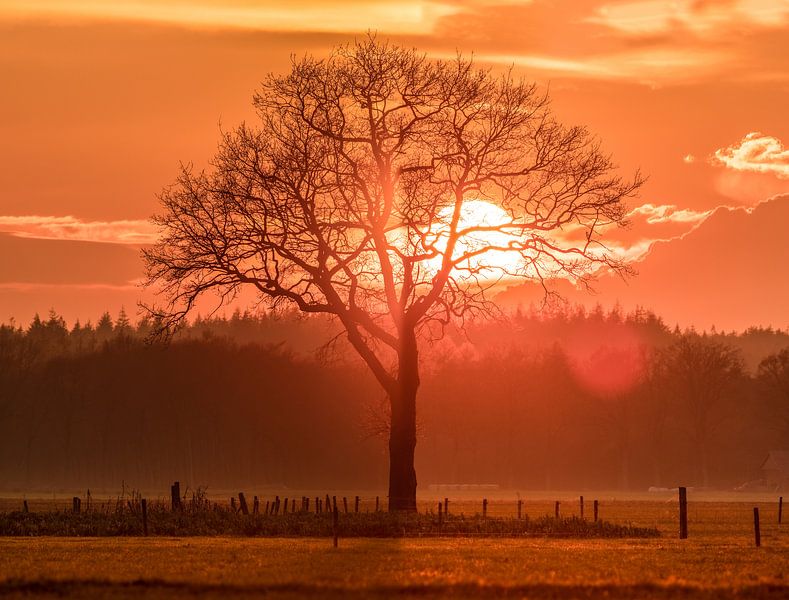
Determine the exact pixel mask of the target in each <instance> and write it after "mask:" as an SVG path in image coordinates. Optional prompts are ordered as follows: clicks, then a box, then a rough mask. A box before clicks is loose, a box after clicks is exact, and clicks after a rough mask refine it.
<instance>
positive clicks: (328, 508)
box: [326, 494, 332, 512]
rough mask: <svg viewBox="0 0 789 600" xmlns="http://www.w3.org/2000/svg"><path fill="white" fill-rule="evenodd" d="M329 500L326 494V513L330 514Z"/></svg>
mask: <svg viewBox="0 0 789 600" xmlns="http://www.w3.org/2000/svg"><path fill="white" fill-rule="evenodd" d="M331 511H332V508H331V499H330V498H329V494H326V512H331Z"/></svg>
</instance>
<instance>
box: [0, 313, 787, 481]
mask: <svg viewBox="0 0 789 600" xmlns="http://www.w3.org/2000/svg"><path fill="white" fill-rule="evenodd" d="M153 329H154V326H153V324H152V323H150V322H149V321H147V320H145V319H143V320H141V321H140V322H138V323H134V324H133V323H132V322H131V321H130V319H129V318H128V317H127V316H126V314H125V313H124V312H123V311H121V313H120V314H119V315H118V316H117V317H116V318H115V319H113V318H112V317H111V316H110V315H109V314H105V315H103V316H102V317H101V318H100V319H98V320H97V322H96V324H95V325H92V324H89V323H88V324H79V323H77V324H74V325H73V326H71V327H68V326H67V324H66V323H65V322H64V321H63V319H62V318H60V317H59V316H58V315H57V314H55V313H51V314H50V315H49V316H48V318H46V319H40V318H36V319H34V321H33V322H32V323H31V324H30V325H29V326H27V327H25V328H21V327H18V326H14V325H6V326H0V473H2V481H0V489H5V490H11V489H15V490H21V491H33V490H55V489H74V488H83V487H92V488H94V489H95V488H105V489H118V488H119V487H120V486H121V484H122V483H125V484H126V485H127V486H132V487H136V488H142V489H167V488H166V486H167V485H169V483H170V482H172V481H173V480H176V479H177V480H180V481H182V482H184V483H187V484H190V485H192V486H193V487H194V486H197V485H207V486H209V488H214V489H218V488H226V487H227V488H231V489H235V488H239V489H241V488H240V487H239V486H242V487H244V488H248V489H251V488H253V487H255V486H267V485H268V486H277V487H282V486H289V487H301V488H321V489H329V488H343V487H344V488H370V489H372V488H376V489H384V488H385V487H386V477H387V460H386V440H385V435H386V434H385V424H386V410H387V409H386V402H385V398H384V397H383V396H382V393H381V392H380V390H379V389H378V388H377V386H376V384H375V382H374V381H373V380H372V378H371V377H370V376H369V374H368V373H367V371H366V370H365V369H364V367H363V366H362V365H361V364H359V362H358V361H357V360H356V359H355V357H354V355H353V353H352V352H350V351H348V349H347V348H345V347H344V346H343V345H342V342H341V340H340V341H338V342H337V343H334V344H332V345H331V346H330V347H326V346H325V343H326V342H327V340H330V339H332V338H333V337H334V336H336V334H337V333H338V330H337V328H336V326H334V325H333V324H331V323H329V322H326V321H323V320H319V319H304V318H300V317H298V316H296V315H288V314H285V315H272V314H264V315H260V316H256V315H252V314H242V313H236V314H234V315H233V316H232V317H230V318H227V319H226V318H212V319H198V320H197V321H195V322H194V323H192V324H190V325H188V326H186V327H184V328H183V329H182V330H181V331H179V332H178V334H177V335H176V337H175V339H174V340H173V341H172V342H170V343H168V344H164V343H162V342H158V341H155V340H153V339H151V337H150V334H151V332H152V331H153ZM423 348H424V349H423V351H422V356H423V375H422V382H423V385H422V389H421V392H420V397H419V414H420V422H419V435H420V440H419V445H418V456H417V463H418V464H417V473H418V475H419V478H420V484H421V485H422V486H426V485H427V484H430V483H498V484H500V485H502V486H503V487H508V488H520V489H542V488H545V489H561V488H574V489H575V488H623V489H644V488H646V487H647V486H650V485H654V486H674V485H676V484H677V483H680V482H682V483H684V484H687V485H697V486H712V487H727V488H728V487H732V486H734V485H736V484H739V483H742V482H744V481H747V480H751V479H757V478H759V477H760V473H759V466H760V464H761V462H762V460H763V459H764V457H765V456H766V453H767V452H768V451H769V450H773V449H786V448H789V335H787V333H786V332H782V331H775V330H771V329H751V330H748V331H746V332H744V333H739V334H737V333H724V332H705V333H697V332H694V331H680V330H679V329H677V328H674V329H670V328H669V327H667V326H666V325H665V324H664V323H663V322H662V321H661V320H660V319H659V318H658V317H657V316H655V315H654V314H652V313H650V312H648V311H636V312H634V313H632V314H627V315H623V314H622V313H621V311H619V310H616V309H615V310H612V311H608V312H606V311H603V310H602V309H596V310H593V311H589V312H588V311H585V310H583V309H571V310H569V309H568V310H559V311H555V312H553V313H551V314H548V315H546V314H542V313H537V312H536V311H529V312H525V313H519V314H517V315H514V316H513V317H512V318H511V319H509V320H508V321H507V322H502V321H499V322H495V321H494V322H487V323H480V324H476V325H475V324H471V325H469V326H468V327H467V328H466V329H465V330H464V331H456V330H453V331H448V332H447V334H446V335H445V336H444V338H443V339H441V340H440V341H437V342H425V343H424V344H423Z"/></svg>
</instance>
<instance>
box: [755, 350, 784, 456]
mask: <svg viewBox="0 0 789 600" xmlns="http://www.w3.org/2000/svg"><path fill="white" fill-rule="evenodd" d="M758 379H759V383H760V384H761V387H762V391H763V393H764V394H765V396H766V398H765V400H766V403H767V406H768V411H769V413H770V422H772V423H773V424H774V426H775V427H777V428H778V430H779V434H780V436H781V441H782V442H783V443H784V444H787V445H789V348H784V349H783V350H781V351H780V352H776V353H774V354H770V355H769V356H767V357H765V358H764V360H762V361H761V362H760V363H759V369H758Z"/></svg>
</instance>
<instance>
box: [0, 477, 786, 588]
mask: <svg viewBox="0 0 789 600" xmlns="http://www.w3.org/2000/svg"><path fill="white" fill-rule="evenodd" d="M584 495H585V497H586V501H587V505H588V506H587V507H586V509H587V511H590V510H591V500H592V499H593V498H595V497H598V498H599V499H600V511H601V516H602V517H604V518H605V519H607V520H611V521H613V522H618V523H624V522H630V523H633V524H635V525H641V526H656V527H658V529H659V530H660V531H661V534H662V535H661V537H660V538H657V539H641V540H628V539H613V540H599V539H583V540H572V539H551V538H527V539H518V538H515V539H513V538H484V537H480V538H425V539H419V538H416V539H414V538H409V539H394V540H393V539H366V538H355V539H341V540H340V547H339V548H338V549H334V548H333V547H332V544H331V541H330V540H329V539H326V538H298V539H293V538H239V537H234V538H228V537H218V538H217V537H212V538H206V537H190V538H163V537H159V538H141V537H126V538H51V537H48V538H0V595H2V596H5V597H11V598H15V597H19V598H22V597H52V598H54V597H63V596H67V597H84V598H104V597H106V598H118V597H120V598H126V597H135V598H137V597H144V598H165V597H173V596H176V595H177V596H184V595H186V596H187V597H196V598H220V597H226V596H228V595H233V596H235V597H250V598H251V597H261V596H265V597H273V598H280V597H281V598H294V597H300V596H304V595H313V596H320V597H336V598H339V597H365V598H366V597H373V598H378V597H398V598H403V597H420V598H433V597H441V598H444V597H489V596H507V597H527V598H540V599H541V598H556V599H560V598H561V599H565V598H597V597H608V598H652V597H657V598H669V597H682V598H690V599H695V598H710V599H712V598H788V597H789V573H787V567H789V533H787V529H789V526H787V524H786V523H784V524H783V525H781V526H779V525H778V524H777V514H776V511H777V505H776V502H775V500H777V498H771V497H767V496H759V497H748V498H742V497H738V496H727V495H722V494H718V495H716V494H711V495H710V494H707V495H702V494H695V495H694V494H692V493H691V494H690V506H689V521H690V527H689V529H690V539H688V540H679V539H677V507H676V501H675V497H674V495H673V494H671V493H666V494H663V495H658V496H657V497H655V496H654V495H649V496H646V495H630V496H616V495H611V494H604V493H598V494H595V493H589V492H586V493H585V494H584ZM550 497H556V498H558V499H560V500H562V505H561V508H562V511H563V513H565V514H572V513H576V514H577V512H578V506H577V496H575V495H571V494H563V495H559V494H553V495H548V494H546V495H545V497H534V498H533V499H529V500H527V501H526V503H525V506H524V510H525V511H526V512H527V513H529V514H530V515H532V516H540V515H543V514H546V513H549V512H552V511H553V502H552V501H550V500H548V498H550ZM702 499H703V500H702ZM10 501H13V500H9V502H10ZM51 502H52V501H51V500H49V501H48V504H50V505H51ZM434 502H437V500H436V499H435V498H430V499H428V498H425V499H424V505H423V506H425V507H428V506H432V504H433V503H434ZM30 505H31V509H33V507H36V506H39V505H37V504H35V503H33V502H32V501H31V502H30ZM40 506H41V507H43V506H44V504H43V503H42V504H41V505H40ZM753 506H759V507H760V511H761V516H762V523H761V525H762V547H761V548H755V547H754V543H753V520H752V518H753V512H752V510H753ZM480 509H481V506H479V502H478V501H477V500H476V499H471V498H463V497H455V498H452V496H450V510H451V511H459V512H465V513H466V514H473V512H475V510H476V511H479V510H480ZM514 510H515V505H514V501H513V500H512V499H511V498H508V497H507V495H505V494H502V495H500V496H499V497H494V498H492V499H491V503H490V505H489V514H491V515H496V514H500V515H501V516H510V515H511V514H512V511H514ZM586 514H587V515H589V514H590V513H589V512H587V513H586Z"/></svg>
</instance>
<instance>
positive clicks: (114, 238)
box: [0, 215, 157, 244]
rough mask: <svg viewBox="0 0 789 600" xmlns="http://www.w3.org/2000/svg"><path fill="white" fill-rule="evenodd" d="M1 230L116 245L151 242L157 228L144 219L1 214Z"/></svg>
mask: <svg viewBox="0 0 789 600" xmlns="http://www.w3.org/2000/svg"><path fill="white" fill-rule="evenodd" d="M0 232H4V233H10V234H12V235H15V236H17V237H24V238H36V239H46V240H69V241H80V242H104V243H113V244H152V243H154V242H155V241H156V238H157V230H156V227H155V226H154V225H153V223H151V222H149V221H142V220H121V221H83V220H81V219H78V218H76V217H72V216H64V217H53V216H39V215H22V216H0Z"/></svg>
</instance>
